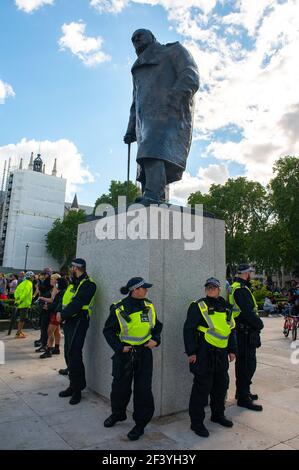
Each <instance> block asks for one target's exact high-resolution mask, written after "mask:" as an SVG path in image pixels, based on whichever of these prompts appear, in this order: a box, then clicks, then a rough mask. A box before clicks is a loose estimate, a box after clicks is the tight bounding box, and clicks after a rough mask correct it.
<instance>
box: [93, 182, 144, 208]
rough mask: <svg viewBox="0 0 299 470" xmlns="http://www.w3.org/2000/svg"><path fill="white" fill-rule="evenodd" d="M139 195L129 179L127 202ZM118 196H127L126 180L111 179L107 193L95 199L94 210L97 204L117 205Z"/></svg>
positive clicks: (138, 191) (137, 189)
mask: <svg viewBox="0 0 299 470" xmlns="http://www.w3.org/2000/svg"><path fill="white" fill-rule="evenodd" d="M139 195H140V190H139V188H138V187H137V186H136V184H134V183H133V182H132V181H129V194H128V198H127V204H130V203H132V202H134V201H135V199H136V197H137V196H139ZM119 196H127V182H126V181H125V182H121V181H115V180H112V181H111V183H110V187H109V193H108V194H102V196H100V197H99V198H98V199H97V200H96V202H95V208H94V212H95V209H96V207H97V206H98V205H99V204H110V205H111V206H113V207H117V205H118V197H119Z"/></svg>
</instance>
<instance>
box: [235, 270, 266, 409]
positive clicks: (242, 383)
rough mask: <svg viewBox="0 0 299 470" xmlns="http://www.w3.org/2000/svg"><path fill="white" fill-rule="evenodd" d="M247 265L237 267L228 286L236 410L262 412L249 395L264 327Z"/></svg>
mask: <svg viewBox="0 0 299 470" xmlns="http://www.w3.org/2000/svg"><path fill="white" fill-rule="evenodd" d="M251 271H252V269H251V268H250V266H249V265H248V264H240V265H239V266H238V272H237V277H236V278H235V281H234V282H233V284H232V285H231V288H230V294H229V302H230V304H231V305H232V306H233V315H234V318H235V321H236V333H237V344H238V354H237V360H236V398H237V400H238V401H237V404H238V406H241V407H243V408H248V409H249V410H254V411H262V409H263V407H262V406H261V405H257V404H256V403H253V401H254V400H257V399H258V396H257V395H254V394H252V393H251V392H250V385H251V381H252V377H253V375H254V373H255V370H256V348H258V347H260V346H261V342H260V331H261V330H262V328H263V327H264V324H263V322H262V320H261V319H260V318H259V316H258V313H257V312H258V308H257V303H256V300H255V298H254V296H253V294H252V293H251V289H250V273H251Z"/></svg>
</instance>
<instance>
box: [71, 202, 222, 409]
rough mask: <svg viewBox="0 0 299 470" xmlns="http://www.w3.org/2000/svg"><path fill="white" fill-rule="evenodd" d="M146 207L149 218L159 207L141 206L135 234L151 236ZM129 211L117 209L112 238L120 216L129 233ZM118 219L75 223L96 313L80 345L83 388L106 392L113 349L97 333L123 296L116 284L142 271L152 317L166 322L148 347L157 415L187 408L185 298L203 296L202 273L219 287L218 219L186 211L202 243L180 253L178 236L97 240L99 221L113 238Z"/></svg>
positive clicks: (121, 234) (181, 242)
mask: <svg viewBox="0 0 299 470" xmlns="http://www.w3.org/2000/svg"><path fill="white" fill-rule="evenodd" d="M150 210H151V211H152V212H151V215H152V216H154V217H156V216H157V214H158V212H159V210H160V209H158V208H157V207H153V206H152V207H151V209H149V208H144V209H143V210H142V211H140V212H139V219H138V221H139V222H140V223H139V225H138V224H137V225H138V226H137V225H136V223H135V232H136V230H140V228H142V231H143V236H149V234H150V231H151V230H152V231H155V230H154V229H155V221H151V222H150V223H147V222H148V221H149V220H148V218H149V215H150ZM175 212H177V211H176V210H173V209H171V208H169V209H168V208H164V209H161V210H160V214H162V219H163V217H166V219H167V217H168V216H170V223H169V227H170V234H172V233H173V228H174V229H175V230H176V231H177V229H178V224H177V220H178V219H175V220H176V223H175V224H174V223H173V220H172V217H173V216H174V217H178V213H179V214H180V208H178V213H177V214H174V213H175ZM173 214H174V215H173ZM135 215H136V214H134V212H132V210H131V208H129V209H128V212H124V213H122V214H119V217H120V219H119V220H120V228H119V232H118V237H123V238H124V234H125V228H126V225H125V221H124V217H125V216H127V217H128V220H129V221H131V222H130V223H129V226H128V230H129V232H130V234H131V236H132V234H133V233H135V232H134V230H133V229H134V227H133V224H134V222H132V219H133V218H134V217H135ZM117 217H118V216H115V215H108V216H107V217H105V219H100V220H93V221H90V222H87V223H84V224H81V225H80V226H79V233H78V245H77V256H78V257H81V258H85V259H86V262H87V268H88V273H89V274H90V275H91V276H92V277H93V278H94V279H95V281H96V282H97V285H98V291H97V296H96V307H95V312H94V315H93V317H92V319H91V324H90V328H89V331H88V335H87V338H86V344H85V349H84V356H85V365H86V372H87V383H88V386H89V388H91V389H92V390H94V391H96V392H97V393H99V394H100V395H102V396H104V397H107V398H109V397H110V389H111V381H112V376H111V356H112V355H113V351H112V350H111V349H110V347H109V346H108V345H107V343H106V341H105V338H104V336H103V333H102V331H103V327H104V323H105V320H106V318H107V316H108V314H109V306H110V305H111V303H112V302H114V301H118V300H120V299H121V298H122V296H121V294H120V293H119V288H120V287H121V286H123V285H125V284H126V282H127V281H128V280H129V279H130V278H131V277H133V276H142V277H144V278H145V279H146V280H148V281H149V282H151V283H153V285H154V286H153V287H152V288H151V289H150V290H149V294H148V297H149V298H150V299H151V300H152V301H153V303H154V305H155V307H156V312H157V317H158V318H159V320H160V321H161V322H162V323H163V325H164V327H163V333H162V343H161V345H160V347H158V348H157V349H154V350H153V353H154V375H153V393H154V397H155V406H156V415H157V416H163V415H167V414H170V413H174V412H178V411H182V410H186V409H187V408H188V401H189V395H190V388H191V384H192V376H191V374H190V373H189V366H188V364H187V359H186V355H185V353H184V343H183V324H184V321H185V318H186V313H187V309H188V306H189V304H190V302H191V301H192V300H196V299H198V298H199V297H201V296H202V295H203V293H204V288H203V285H204V282H205V280H206V278H208V277H210V276H215V277H217V278H219V279H220V280H221V283H222V286H223V290H224V291H225V284H224V282H225V237H224V222H223V221H222V220H219V219H215V218H211V217H203V216H202V215H200V213H196V214H193V215H191V214H187V215H186V214H184V216H183V220H184V222H189V223H190V220H191V221H192V223H193V224H194V223H195V222H196V224H197V228H196V231H197V238H198V239H199V240H200V239H201V238H202V242H203V243H202V247H201V248H200V249H199V250H185V243H186V240H184V239H167V240H166V239H161V238H160V239H154V240H153V239H149V238H148V239H135V240H132V239H115V240H111V239H106V240H99V239H98V238H97V236H96V231H97V232H98V233H99V232H101V230H100V228H101V227H99V225H97V224H103V223H104V221H105V223H106V224H107V225H110V227H109V228H108V232H109V233H110V235H113V225H112V224H113V223H114V222H115V221H116V220H117ZM121 217H122V218H123V219H121ZM135 222H136V221H135ZM174 225H175V227H174ZM167 227H168V222H167V220H164V221H162V228H163V230H162V233H163V234H164V236H165V235H167V233H166V232H167ZM201 230H202V234H201Z"/></svg>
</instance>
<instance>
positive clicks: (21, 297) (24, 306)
mask: <svg viewBox="0 0 299 470" xmlns="http://www.w3.org/2000/svg"><path fill="white" fill-rule="evenodd" d="M33 279H34V273H33V272H32V271H27V272H26V274H25V279H24V280H23V281H22V282H21V283H20V284H19V285H18V286H17V288H16V290H15V306H16V308H17V317H18V319H19V321H18V330H17V333H16V338H18V339H21V338H26V335H25V334H24V333H23V327H24V323H25V320H26V318H27V316H28V309H29V308H30V307H31V303H32V295H33V284H32V281H33Z"/></svg>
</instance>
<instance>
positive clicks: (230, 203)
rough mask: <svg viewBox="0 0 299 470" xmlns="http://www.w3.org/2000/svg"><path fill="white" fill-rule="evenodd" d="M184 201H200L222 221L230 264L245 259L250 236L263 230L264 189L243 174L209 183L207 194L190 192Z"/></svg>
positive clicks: (266, 210)
mask: <svg viewBox="0 0 299 470" xmlns="http://www.w3.org/2000/svg"><path fill="white" fill-rule="evenodd" d="M188 204H190V205H191V206H193V205H194V204H203V207H204V210H207V211H209V212H213V213H214V214H215V216H216V217H219V218H220V219H223V220H225V230H226V257H227V262H228V263H229V264H231V265H236V264H238V263H240V262H244V261H247V260H248V255H249V246H250V238H251V237H252V235H253V233H255V232H256V231H258V230H264V229H265V227H266V225H267V220H268V218H269V214H270V209H269V201H268V196H267V191H266V190H265V188H264V187H263V186H262V185H261V184H260V183H258V182H255V181H248V180H247V179H246V178H244V177H239V178H236V179H232V178H230V179H228V181H227V182H226V183H225V184H223V185H220V184H213V185H212V186H211V187H210V190H209V193H208V194H207V195H203V194H201V192H200V191H198V192H196V193H192V194H191V195H190V196H189V198H188Z"/></svg>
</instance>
